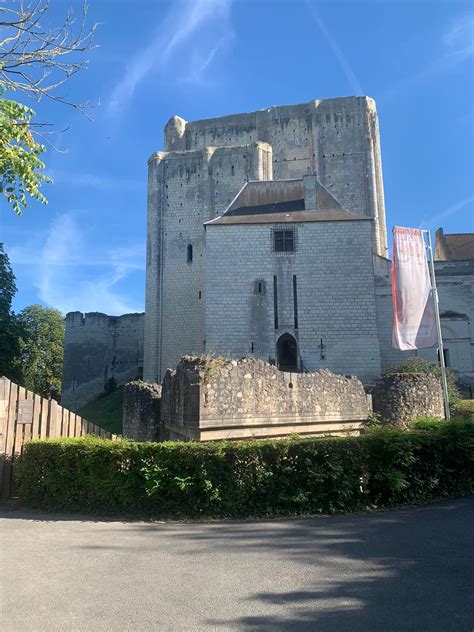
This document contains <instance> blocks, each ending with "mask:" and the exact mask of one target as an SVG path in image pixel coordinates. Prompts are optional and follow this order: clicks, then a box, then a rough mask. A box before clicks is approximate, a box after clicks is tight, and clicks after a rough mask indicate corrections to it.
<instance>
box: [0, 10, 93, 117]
mask: <svg viewBox="0 0 474 632" xmlns="http://www.w3.org/2000/svg"><path fill="white" fill-rule="evenodd" d="M0 2H1V0H0ZM48 8H49V1H48V0H26V1H24V0H10V1H9V5H8V6H2V5H0V35H1V39H0V84H3V86H5V88H6V89H7V90H16V91H20V92H22V93H24V94H26V95H28V96H29V97H32V98H33V99H35V100H36V101H41V99H43V98H47V99H51V100H52V101H55V102H58V103H62V104H64V105H68V106H70V107H72V108H74V109H76V110H79V111H80V112H82V113H83V114H85V116H87V118H89V119H90V118H91V117H90V116H89V114H88V113H87V110H88V109H89V108H91V107H94V105H95V104H91V103H89V102H88V101H86V102H84V103H76V102H74V101H72V100H69V99H68V98H67V97H66V96H65V95H62V94H58V92H57V90H58V88H60V87H61V86H62V85H63V84H64V83H65V82H66V81H67V80H68V79H69V78H70V77H72V76H73V75H74V74H75V73H77V72H78V71H80V70H84V69H85V68H87V66H88V64H89V60H88V59H87V58H85V57H84V55H85V54H86V53H87V52H89V51H90V50H92V49H93V48H95V47H96V46H95V44H94V34H95V32H96V29H97V27H98V24H93V25H92V26H88V25H87V18H88V5H87V3H86V2H85V3H84V5H83V7H82V15H81V16H80V18H79V19H76V18H75V16H74V15H73V13H72V11H71V10H69V11H68V12H67V14H66V16H65V18H64V20H63V22H62V24H61V25H60V26H59V27H51V26H49V25H48V24H46V21H47V19H48V15H47V12H48Z"/></svg>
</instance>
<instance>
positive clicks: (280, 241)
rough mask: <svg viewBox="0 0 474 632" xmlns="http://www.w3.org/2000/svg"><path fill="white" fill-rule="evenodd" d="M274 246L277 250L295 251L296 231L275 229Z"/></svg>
mask: <svg viewBox="0 0 474 632" xmlns="http://www.w3.org/2000/svg"><path fill="white" fill-rule="evenodd" d="M273 248H274V250H275V252H294V250H295V231H294V230H275V231H274V232H273Z"/></svg>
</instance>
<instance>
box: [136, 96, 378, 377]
mask: <svg viewBox="0 0 474 632" xmlns="http://www.w3.org/2000/svg"><path fill="white" fill-rule="evenodd" d="M148 168H149V175H148V228H147V285H146V308H145V309H146V314H145V358H144V378H145V379H146V380H148V381H157V380H161V378H162V377H163V374H164V372H165V370H166V368H167V367H168V366H173V365H174V364H175V363H176V361H177V359H178V358H179V356H180V355H183V354H186V353H200V352H202V351H204V350H205V348H206V347H205V340H204V337H205V334H204V313H205V301H206V296H205V291H204V288H205V278H204V277H205V265H204V260H205V259H204V256H203V255H204V234H205V233H204V227H203V224H204V223H205V222H207V221H209V220H211V219H213V218H215V217H216V216H219V215H221V214H222V213H223V212H224V211H225V209H226V208H227V207H228V206H229V205H230V204H231V202H232V200H233V199H234V197H235V196H236V195H237V194H238V193H239V191H240V190H241V189H242V187H243V186H244V185H245V183H246V182H248V181H252V180H272V179H274V180H282V179H290V178H303V177H304V176H305V175H308V174H315V175H316V176H317V177H318V180H319V181H320V182H321V183H322V184H323V185H324V186H325V187H326V188H327V190H328V191H329V192H330V193H331V195H332V196H333V197H334V198H335V199H336V200H337V201H338V202H339V203H340V204H341V205H342V206H343V207H344V208H345V209H347V210H348V211H350V212H352V213H355V214H357V215H362V216H366V217H368V218H370V219H372V243H369V244H368V245H367V247H368V248H371V249H372V252H373V253H374V254H379V255H381V256H387V235H386V225H385V207H384V195H383V179H382V165H381V152H380V138H379V129H378V120H377V113H376V108H375V103H374V101H373V100H372V99H370V98H368V97H344V98H338V99H326V100H318V101H311V102H309V103H306V104H302V105H294V106H282V107H272V108H269V109H266V110H259V111H257V112H252V113H247V114H237V115H234V116H225V117H220V118H215V119H205V120H201V121H191V122H186V121H185V120H183V119H182V118H180V117H178V116H174V117H172V118H171V119H170V121H169V122H168V123H167V125H166V127H165V151H164V152H157V153H155V154H153V155H152V156H151V157H150V159H149V161H148ZM249 247H251V245H249ZM243 252H245V248H244V249H243ZM207 265H212V266H214V268H218V267H219V262H218V261H215V262H214V261H208V263H207ZM235 265H236V266H237V267H238V266H239V261H236V262H235Z"/></svg>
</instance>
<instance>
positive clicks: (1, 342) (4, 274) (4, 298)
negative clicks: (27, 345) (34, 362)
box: [0, 243, 19, 379]
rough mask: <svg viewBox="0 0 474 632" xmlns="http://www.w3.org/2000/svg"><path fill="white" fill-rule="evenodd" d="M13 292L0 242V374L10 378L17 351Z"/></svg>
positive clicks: (13, 375)
mask: <svg viewBox="0 0 474 632" xmlns="http://www.w3.org/2000/svg"><path fill="white" fill-rule="evenodd" d="M15 294H16V281H15V275H14V274H13V270H12V268H11V265H10V259H9V258H8V255H7V254H6V252H5V251H4V249H3V244H1V243H0V376H2V375H4V376H6V377H9V378H11V379H15V378H17V377H18V369H17V367H16V365H15V358H16V357H17V356H18V353H19V341H18V327H17V322H16V319H15V315H14V313H13V312H12V309H11V307H12V301H13V297H14V296H15Z"/></svg>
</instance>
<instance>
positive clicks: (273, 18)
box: [0, 0, 474, 314]
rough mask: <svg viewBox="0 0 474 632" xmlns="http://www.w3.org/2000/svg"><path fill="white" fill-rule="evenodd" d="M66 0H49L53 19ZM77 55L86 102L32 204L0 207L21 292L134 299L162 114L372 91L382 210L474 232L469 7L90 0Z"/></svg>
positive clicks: (194, 115) (191, 114)
mask: <svg viewBox="0 0 474 632" xmlns="http://www.w3.org/2000/svg"><path fill="white" fill-rule="evenodd" d="M68 6H73V7H76V8H77V9H79V8H80V3H79V2H75V1H74V0H51V20H52V22H59V20H60V18H61V16H63V15H64V13H65V11H66V10H67V7H68ZM90 17H91V20H92V21H97V22H101V23H102V24H101V26H100V28H99V30H98V33H97V38H96V42H97V44H99V45H100V47H99V48H97V49H95V50H94V51H93V52H91V54H90V56H89V57H90V67H89V69H88V70H87V71H86V72H84V73H82V74H80V75H76V76H75V77H74V78H73V79H72V80H71V81H70V82H69V85H68V88H67V91H68V96H70V97H71V98H76V99H77V100H78V101H84V100H87V99H88V100H90V101H93V102H96V101H100V106H98V107H97V108H95V109H94V110H93V111H92V116H93V118H94V120H93V122H90V121H88V120H87V119H85V118H84V117H83V116H81V115H80V114H79V113H77V112H75V111H72V110H69V109H67V108H64V107H62V108H61V107H58V106H57V105H56V104H51V103H46V102H44V103H41V104H39V105H37V106H36V110H37V112H38V118H41V119H42V120H49V121H51V122H54V123H55V126H56V127H57V129H61V128H62V126H64V125H67V124H70V125H71V127H70V129H69V131H68V132H67V133H65V134H63V135H60V136H58V137H57V138H56V140H55V142H56V144H57V146H58V148H59V149H60V150H61V151H58V152H55V151H52V150H49V151H48V154H47V156H46V163H47V171H48V173H50V174H51V175H52V176H53V178H54V180H55V182H54V184H52V185H48V186H46V187H45V193H46V195H47V197H48V199H49V204H48V205H47V206H42V205H38V204H31V206H30V207H29V208H27V209H26V211H25V213H24V215H23V217H21V218H18V217H16V216H15V215H14V214H13V212H12V211H10V210H9V209H8V208H7V207H6V205H5V204H4V203H2V207H1V208H0V241H3V242H4V244H5V249H6V251H7V252H8V253H9V255H10V258H11V262H12V266H13V269H14V272H15V274H16V277H17V285H18V290H19V291H18V294H17V296H16V299H15V303H14V308H15V310H19V309H21V308H23V307H24V306H26V305H29V304H31V303H41V304H44V305H47V306H52V307H56V308H58V309H60V310H61V311H62V312H64V313H66V312H68V311H72V310H80V311H102V312H105V313H108V314H121V313H124V312H129V311H142V310H143V308H144V290H145V272H144V261H145V225H146V162H147V158H148V156H149V155H150V154H151V153H152V152H153V151H156V150H159V149H161V148H162V142H163V140H162V139H163V126H164V125H165V123H166V121H167V120H168V119H169V117H170V116H171V115H173V114H179V115H180V116H182V117H184V118H185V119H188V120H192V119H198V118H207V117H212V116H219V115H224V114H231V113H235V112H244V111H252V110H255V109H259V108H265V107H269V106H272V105H282V104H289V103H300V102H305V101H309V100H311V99H319V98H327V97H336V96H346V95H354V94H357V95H368V96H371V97H373V98H374V99H375V100H376V102H377V108H378V113H379V119H380V127H381V139H382V157H383V167H384V182H385V199H386V207H387V224H388V226H389V227H391V226H392V225H393V224H398V225H406V226H415V227H416V226H422V227H424V228H431V229H435V228H437V227H438V226H443V228H444V229H445V232H470V231H473V230H474V226H473V216H474V155H473V142H474V35H473V29H474V9H473V5H472V3H471V2H470V1H469V2H466V1H457V0H426V1H421V2H415V1H412V0H406V1H403V0H399V1H390V2H389V1H385V0H378V1H377V0H371V1H363V2H361V1H359V0H352V1H350V0H346V1H344V2H339V1H338V0H332V1H329V0H327V1H321V0H192V1H187V0H183V1H180V0H173V1H171V2H166V1H165V0H134V2H129V1H128V0H91V1H90Z"/></svg>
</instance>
